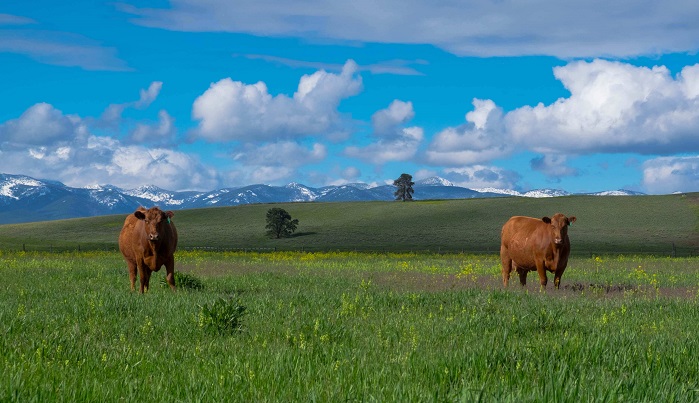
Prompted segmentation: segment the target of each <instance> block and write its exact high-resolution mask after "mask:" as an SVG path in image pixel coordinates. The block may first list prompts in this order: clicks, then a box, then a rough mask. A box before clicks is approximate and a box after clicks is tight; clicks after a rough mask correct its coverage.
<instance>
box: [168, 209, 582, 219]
mask: <svg viewBox="0 0 699 403" xmlns="http://www.w3.org/2000/svg"><path fill="white" fill-rule="evenodd" d="M165 215H166V216H167V218H172V216H174V215H175V213H173V212H172V211H170V210H168V211H166V212H165ZM573 218H575V217H573Z"/></svg>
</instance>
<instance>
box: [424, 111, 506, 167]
mask: <svg viewBox="0 0 699 403" xmlns="http://www.w3.org/2000/svg"><path fill="white" fill-rule="evenodd" d="M473 106H474V110H473V111H471V112H468V113H467V114H466V123H465V124H463V125H461V126H458V127H449V128H446V129H444V130H442V131H441V132H440V133H438V134H437V135H436V136H434V138H433V139H432V142H431V143H430V145H429V147H428V149H427V151H426V152H425V159H426V161H427V162H428V163H430V164H433V165H441V166H464V165H474V164H482V163H484V162H488V161H491V160H493V159H496V158H501V157H504V156H507V155H508V154H510V153H511V152H512V151H513V146H514V145H513V144H512V142H511V141H509V139H508V138H507V135H508V133H507V132H506V131H505V128H504V125H503V111H502V109H501V108H499V107H497V106H496V105H495V103H494V102H493V101H491V100H481V99H474V100H473Z"/></svg>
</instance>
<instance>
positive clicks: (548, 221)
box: [541, 217, 551, 224]
mask: <svg viewBox="0 0 699 403" xmlns="http://www.w3.org/2000/svg"><path fill="white" fill-rule="evenodd" d="M541 221H543V222H545V223H546V224H551V219H550V218H548V217H544V218H542V219H541Z"/></svg>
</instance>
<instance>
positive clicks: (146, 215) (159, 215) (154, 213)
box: [133, 207, 175, 242]
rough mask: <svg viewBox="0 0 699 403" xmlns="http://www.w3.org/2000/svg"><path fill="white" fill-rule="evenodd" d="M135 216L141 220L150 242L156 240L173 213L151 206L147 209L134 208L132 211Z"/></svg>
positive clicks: (168, 223)
mask: <svg viewBox="0 0 699 403" xmlns="http://www.w3.org/2000/svg"><path fill="white" fill-rule="evenodd" d="M133 214H134V215H135V216H136V218H138V219H139V220H143V223H144V225H145V230H146V237H147V238H148V240H149V241H151V242H158V241H159V240H160V238H161V234H162V233H163V229H164V228H165V226H167V225H170V217H172V216H173V215H175V214H174V213H173V212H172V211H167V212H165V211H162V210H161V209H159V208H158V207H151V208H149V209H148V210H141V209H139V210H136V211H135V212H134V213H133Z"/></svg>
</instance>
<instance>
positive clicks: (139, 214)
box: [133, 210, 146, 220]
mask: <svg viewBox="0 0 699 403" xmlns="http://www.w3.org/2000/svg"><path fill="white" fill-rule="evenodd" d="M133 215H135V216H136V218H138V219H139V220H145V219H146V215H145V214H143V211H141V210H136V211H134V212H133Z"/></svg>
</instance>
